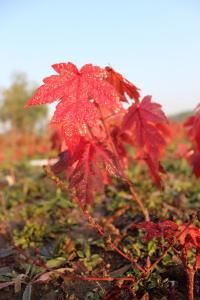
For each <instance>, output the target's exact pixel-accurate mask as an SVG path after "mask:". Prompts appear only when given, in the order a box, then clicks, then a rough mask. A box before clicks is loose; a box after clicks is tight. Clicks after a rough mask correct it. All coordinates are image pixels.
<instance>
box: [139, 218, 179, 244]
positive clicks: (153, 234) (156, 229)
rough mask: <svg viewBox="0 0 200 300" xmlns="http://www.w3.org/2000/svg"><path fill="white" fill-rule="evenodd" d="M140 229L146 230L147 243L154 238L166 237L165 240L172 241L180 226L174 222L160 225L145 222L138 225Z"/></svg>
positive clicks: (163, 222)
mask: <svg viewBox="0 0 200 300" xmlns="http://www.w3.org/2000/svg"><path fill="white" fill-rule="evenodd" d="M137 227H138V228H142V229H144V230H145V233H146V235H145V237H144V238H145V239H146V240H147V241H150V240H152V239H153V238H159V237H164V238H165V239H171V238H172V237H174V234H175V233H176V232H177V230H178V225H177V224H176V223H174V222H173V221H170V220H166V221H162V222H159V223H154V222H151V221H149V222H143V223H140V224H139V225H137Z"/></svg>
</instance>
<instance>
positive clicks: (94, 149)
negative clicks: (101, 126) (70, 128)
mask: <svg viewBox="0 0 200 300" xmlns="http://www.w3.org/2000/svg"><path fill="white" fill-rule="evenodd" d="M77 151H78V153H76V152H75V153H74V155H73V156H72V157H71V164H74V163H75V167H74V169H73V171H72V172H71V174H69V177H68V180H69V188H70V189H71V190H72V191H75V195H76V197H77V198H78V200H79V201H80V203H81V204H82V205H83V206H86V205H88V204H90V203H91V202H92V201H93V199H94V196H95V194H96V193H97V192H100V193H101V192H103V189H104V170H106V172H107V173H108V174H110V175H114V176H119V177H120V176H121V175H122V174H121V171H120V168H119V165H118V162H117V160H116V158H115V157H114V155H113V153H112V152H111V151H109V150H108V149H107V148H106V146H105V145H104V144H103V143H100V142H98V141H96V140H94V141H91V142H88V141H84V142H82V145H80V146H79V147H77Z"/></svg>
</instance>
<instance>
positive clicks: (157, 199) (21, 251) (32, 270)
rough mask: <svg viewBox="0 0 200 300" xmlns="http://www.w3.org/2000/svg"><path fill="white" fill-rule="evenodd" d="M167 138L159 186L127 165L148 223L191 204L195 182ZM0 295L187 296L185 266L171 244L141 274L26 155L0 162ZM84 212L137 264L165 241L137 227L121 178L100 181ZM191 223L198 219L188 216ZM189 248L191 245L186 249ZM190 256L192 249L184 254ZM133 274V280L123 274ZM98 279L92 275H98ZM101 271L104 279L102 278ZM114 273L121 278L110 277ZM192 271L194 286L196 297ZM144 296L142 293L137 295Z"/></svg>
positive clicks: (192, 209) (199, 276) (178, 215)
mask: <svg viewBox="0 0 200 300" xmlns="http://www.w3.org/2000/svg"><path fill="white" fill-rule="evenodd" d="M174 149H175V148H174V147H173V145H171V146H170V147H169V149H168V154H167V156H166V157H165V159H164V161H163V166H164V169H165V171H166V174H164V188H163V189H162V190H158V189H157V188H156V187H155V186H154V185H152V180H151V178H150V177H149V174H148V172H147V171H146V169H145V168H144V166H142V165H141V166H140V165H139V166H134V162H133V164H132V166H131V168H130V170H129V176H130V178H131V179H132V181H133V182H134V186H135V189H136V190H137V192H138V194H139V196H140V198H141V199H142V201H143V203H144V205H145V207H146V208H147V209H148V211H149V213H150V218H151V221H152V222H154V223H155V224H161V223H160V222H162V221H165V220H170V221H173V222H176V223H177V224H183V223H184V224H187V223H188V222H190V221H191V218H192V214H196V213H197V212H198V209H199V201H200V183H199V180H198V179H196V178H195V176H194V175H192V172H191V168H190V166H189V165H188V164H187V162H186V160H185V159H183V158H179V157H176V158H175V157H174V158H173V159H172V157H173V156H174ZM6 176H10V177H9V178H10V183H9V181H8V182H3V180H2V182H1V195H0V196H1V205H0V221H1V228H0V282H1V283H0V299H2V300H7V299H8V300H10V299H13V300H14V299H23V300H25V299H32V300H34V299H35V300H37V299H48V300H51V299H52V300H53V299H60V300H61V299H71V300H72V299H91V300H92V299H134V298H133V294H132V291H131V287H132V286H134V290H135V293H136V295H137V299H148V298H147V297H149V298H150V299H187V296H186V295H187V272H186V268H185V266H184V264H183V262H182V260H181V258H180V257H179V253H178V252H179V251H180V249H179V247H178V246H177V245H176V243H175V244H174V246H173V247H171V248H170V249H169V251H167V253H166V255H164V257H163V259H162V260H161V261H160V262H159V263H158V264H157V265H156V266H155V268H154V269H153V270H152V272H151V273H150V274H149V275H148V276H146V277H143V278H142V280H140V278H141V271H140V270H138V269H137V268H136V267H135V266H134V264H133V263H131V262H130V261H129V260H127V259H125V258H124V257H122V256H120V255H119V254H118V253H116V252H115V251H113V249H112V248H111V247H110V246H109V243H106V239H103V238H102V237H101V236H100V235H99V234H98V233H96V232H95V230H94V229H93V228H91V226H89V225H88V222H87V220H86V219H85V218H84V216H83V213H82V212H81V210H80V209H79V208H78V207H77V204H74V203H73V202H71V200H70V197H69V196H68V194H67V193H66V192H63V191H62V190H61V188H59V187H56V185H55V184H54V183H52V181H51V180H50V179H49V178H47V176H46V173H45V171H44V170H43V168H41V167H34V166H31V165H30V164H29V163H28V161H21V162H20V163H15V164H13V166H10V165H9V166H8V165H6V164H3V165H2V167H1V171H0V177H1V178H2V179H3V178H6ZM91 214H92V215H93V216H94V217H95V219H96V221H97V222H98V223H100V224H101V225H102V226H103V228H104V230H105V231H106V232H109V234H110V235H111V237H112V241H113V242H114V243H115V244H116V245H117V246H118V248H120V249H121V250H123V252H124V253H125V254H128V253H131V255H132V256H133V257H134V259H135V260H136V261H137V262H138V263H139V264H140V265H141V266H142V267H145V266H146V265H147V264H148V260H150V261H151V263H153V262H155V261H156V260H157V259H158V258H159V257H160V256H161V255H162V253H163V251H164V250H165V249H166V247H168V245H169V244H170V241H169V240H168V241H166V240H164V238H163V237H162V235H160V236H159V235H157V236H156V234H157V233H158V228H154V227H152V228H151V230H150V231H149V235H152V236H150V240H149V239H148V240H146V239H145V238H144V237H145V235H146V234H145V231H144V230H143V229H142V227H140V228H139V227H137V225H138V224H141V222H144V218H143V215H142V214H141V211H140V209H139V208H138V206H137V205H136V204H135V202H133V200H132V197H131V196H130V193H129V191H128V189H127V187H126V185H124V184H123V183H122V182H120V181H117V180H116V182H115V185H108V186H107V187H106V190H105V195H101V196H98V197H96V200H95V202H94V205H93V207H92V209H91ZM193 224H195V225H196V226H197V227H199V221H198V219H195V220H194V221H193ZM192 251H194V249H192V250H191V252H192ZM189 256H190V259H191V263H194V254H193V253H190V254H189ZM127 277H130V278H131V277H134V278H136V280H137V281H138V283H137V284H136V285H135V284H133V282H129V281H126V280H124V279H123V278H127ZM98 278H99V280H98ZM104 278H109V279H110V280H103V279H104ZM116 278H122V279H121V280H120V279H119V280H116ZM199 282H200V273H199V271H196V274H195V279H194V291H195V294H196V299H199V297H200V291H199V286H200V285H199ZM145 297H146V298H145Z"/></svg>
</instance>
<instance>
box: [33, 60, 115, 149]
mask: <svg viewBox="0 0 200 300" xmlns="http://www.w3.org/2000/svg"><path fill="white" fill-rule="evenodd" d="M52 67H53V68H54V70H55V71H56V72H57V73H58V75H52V76H50V77H47V78H45V79H44V85H42V86H41V87H39V88H38V90H37V91H36V94H35V95H34V96H33V98H32V99H30V100H29V102H28V104H27V106H30V105H34V104H44V103H51V102H53V101H56V100H59V103H58V105H57V107H56V111H55V113H54V116H53V119H52V121H51V123H52V124H60V125H61V128H62V130H63V135H64V138H65V141H66V144H67V146H68V149H69V151H72V152H73V151H74V150H75V148H76V146H77V145H78V144H79V142H80V138H81V136H86V135H87V134H88V127H93V126H94V124H95V125H98V123H100V119H101V116H100V114H99V111H98V108H97V106H96V105H95V104H97V105H98V106H99V107H100V108H101V111H102V112H103V115H104V117H106V116H107V115H108V113H109V114H110V113H115V112H117V111H119V110H120V108H121V104H120V101H119V94H118V93H117V91H116V90H115V88H114V87H113V86H112V85H111V84H110V83H108V82H107V81H106V80H104V79H105V78H106V71H105V70H104V69H102V68H100V67H96V66H93V65H91V64H87V65H85V66H83V67H82V68H81V70H80V71H79V70H78V69H77V68H76V66H75V65H74V64H72V63H67V64H66V63H61V64H55V65H53V66H52Z"/></svg>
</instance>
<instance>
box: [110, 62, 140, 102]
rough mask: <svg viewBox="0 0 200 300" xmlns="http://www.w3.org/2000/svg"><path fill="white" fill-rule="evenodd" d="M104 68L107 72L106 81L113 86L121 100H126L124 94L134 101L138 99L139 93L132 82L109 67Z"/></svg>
mask: <svg viewBox="0 0 200 300" xmlns="http://www.w3.org/2000/svg"><path fill="white" fill-rule="evenodd" d="M105 70H106V71H107V73H108V76H107V81H108V82H109V83H111V84H112V85H113V86H114V87H115V89H116V90H117V91H118V93H119V94H120V97H121V100H122V101H125V102H127V98H126V94H127V95H128V96H129V97H130V98H131V99H134V100H135V101H136V102H138V101H139V97H140V94H139V92H138V88H137V87H136V86H135V85H134V84H132V83H131V82H130V81H128V80H127V79H125V78H124V77H123V76H122V75H121V74H120V73H117V72H116V71H115V70H113V69H112V68H110V67H106V68H105Z"/></svg>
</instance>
